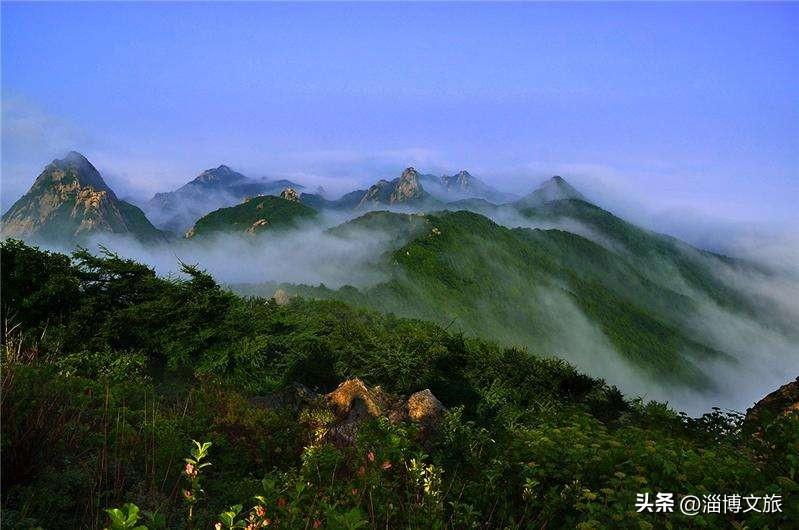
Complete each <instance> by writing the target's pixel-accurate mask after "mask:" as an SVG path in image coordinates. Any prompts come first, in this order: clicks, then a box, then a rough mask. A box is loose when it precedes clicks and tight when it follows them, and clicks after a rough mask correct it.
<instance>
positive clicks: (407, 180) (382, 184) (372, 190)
mask: <svg viewBox="0 0 799 530" xmlns="http://www.w3.org/2000/svg"><path fill="white" fill-rule="evenodd" d="M420 176H421V175H420V174H419V172H418V171H416V169H415V168H413V167H407V168H405V170H404V171H403V172H402V174H401V175H400V176H399V177H397V178H395V179H394V180H392V181H388V180H386V179H380V180H379V181H377V182H376V183H375V184H373V185H372V186H370V187H369V189H368V190H366V193H364V194H363V197H362V198H361V200H360V202H359V203H358V207H364V206H368V205H377V204H385V205H392V204H401V203H406V202H409V201H415V200H417V199H422V198H424V197H425V195H426V194H425V191H424V190H423V189H422V184H421V183H420V181H419V180H420Z"/></svg>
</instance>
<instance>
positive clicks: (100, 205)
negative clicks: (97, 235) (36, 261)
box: [3, 151, 162, 243]
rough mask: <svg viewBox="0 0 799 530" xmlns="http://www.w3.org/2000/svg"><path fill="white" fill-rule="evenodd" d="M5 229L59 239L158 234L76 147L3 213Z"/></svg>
mask: <svg viewBox="0 0 799 530" xmlns="http://www.w3.org/2000/svg"><path fill="white" fill-rule="evenodd" d="M3 232H4V234H5V235H8V236H13V237H22V238H31V239H35V240H43V241H47V242H58V243H67V242H72V241H74V240H75V239H76V238H79V237H83V236H85V235H86V234H90V233H94V232H114V233H132V234H133V235H134V236H136V237H138V238H140V239H141V240H158V239H160V238H161V237H162V236H161V234H160V233H159V232H158V231H157V230H156V229H155V228H154V227H153V226H152V225H151V224H150V222H149V221H148V220H147V218H146V217H145V216H144V214H143V213H142V211H141V210H139V209H138V208H136V207H135V206H133V205H132V204H129V203H126V202H125V201H121V200H119V199H118V198H117V196H116V195H115V194H114V192H113V190H112V189H111V188H110V187H108V185H107V184H106V183H105V181H104V180H103V177H102V175H100V172H99V171H97V169H96V168H95V167H94V166H93V165H92V163H91V162H89V161H88V160H87V159H86V157H85V156H83V155H82V154H80V153H78V152H76V151H71V152H70V153H68V154H67V155H66V156H65V157H64V158H61V159H56V160H53V161H52V162H51V163H50V164H48V165H47V166H45V168H44V170H43V171H42V172H41V173H40V174H39V176H38V177H37V178H36V180H35V181H34V183H33V186H31V189H30V190H29V191H28V193H26V194H25V195H23V196H22V197H21V198H20V199H19V200H18V201H17V202H15V203H14V205H13V206H12V207H11V208H10V209H9V210H8V211H7V212H6V213H5V215H3Z"/></svg>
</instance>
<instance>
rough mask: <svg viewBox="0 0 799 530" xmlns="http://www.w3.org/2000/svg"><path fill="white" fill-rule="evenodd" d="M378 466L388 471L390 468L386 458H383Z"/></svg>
mask: <svg viewBox="0 0 799 530" xmlns="http://www.w3.org/2000/svg"><path fill="white" fill-rule="evenodd" d="M380 467H382V468H383V469H384V470H386V471H388V470H389V469H391V462H389V461H388V460H383V463H382V464H381V466H380Z"/></svg>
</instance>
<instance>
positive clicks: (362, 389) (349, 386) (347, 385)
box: [325, 378, 382, 418]
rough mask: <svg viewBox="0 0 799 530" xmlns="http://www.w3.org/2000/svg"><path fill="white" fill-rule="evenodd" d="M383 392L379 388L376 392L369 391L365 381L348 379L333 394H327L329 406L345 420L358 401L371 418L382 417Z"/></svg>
mask: <svg viewBox="0 0 799 530" xmlns="http://www.w3.org/2000/svg"><path fill="white" fill-rule="evenodd" d="M380 394H382V392H381V391H380V390H379V388H377V389H376V391H372V390H369V388H367V387H366V385H365V384H363V381H361V380H360V379H358V378H355V379H348V380H347V381H344V382H343V383H341V384H340V385H339V386H338V388H336V389H335V390H334V391H332V392H331V393H329V394H327V396H325V397H326V399H327V402H328V404H329V405H330V406H331V407H332V408H333V411H334V412H335V414H336V416H337V417H340V418H343V417H345V416H347V415H348V414H349V413H350V409H352V407H353V405H355V403H356V401H358V400H360V401H361V402H363V404H364V406H365V407H366V411H367V412H368V413H369V415H370V416H379V415H380V405H379V399H380Z"/></svg>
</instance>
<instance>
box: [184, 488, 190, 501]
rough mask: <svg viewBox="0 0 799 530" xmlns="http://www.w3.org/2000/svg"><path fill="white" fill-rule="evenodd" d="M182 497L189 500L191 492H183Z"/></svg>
mask: <svg viewBox="0 0 799 530" xmlns="http://www.w3.org/2000/svg"><path fill="white" fill-rule="evenodd" d="M183 496H184V497H186V498H187V499H191V492H190V491H189V490H183Z"/></svg>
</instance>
